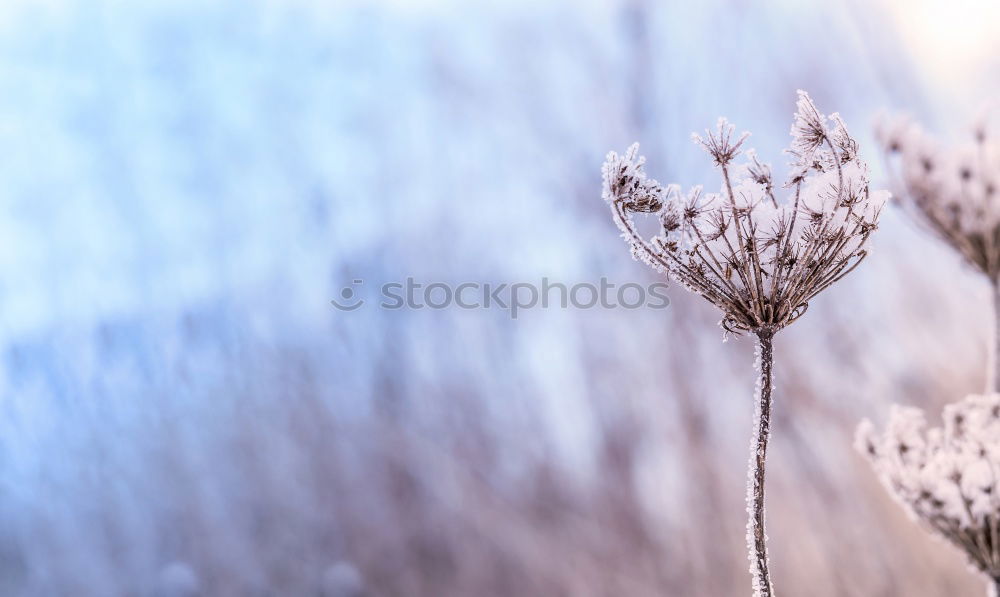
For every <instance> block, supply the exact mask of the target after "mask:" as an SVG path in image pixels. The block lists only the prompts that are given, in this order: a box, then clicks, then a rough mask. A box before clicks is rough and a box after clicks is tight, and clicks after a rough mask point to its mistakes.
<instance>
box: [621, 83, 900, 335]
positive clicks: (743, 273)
mask: <svg viewBox="0 0 1000 597" xmlns="http://www.w3.org/2000/svg"><path fill="white" fill-rule="evenodd" d="M828 120H829V121H830V122H832V124H833V126H832V128H831V127H830V126H829V125H828ZM734 131H735V128H734V127H733V126H732V125H730V124H729V123H728V122H727V121H726V120H725V119H720V121H719V124H718V127H717V129H716V130H715V131H714V132H709V133H708V134H707V136H706V137H705V138H702V137H700V136H698V135H695V141H696V142H697V143H699V144H700V145H701V146H702V147H704V149H705V150H706V151H707V152H708V153H709V155H711V156H712V159H713V161H714V162H715V165H716V166H717V167H718V168H719V170H720V172H721V174H722V184H721V189H720V191H719V192H717V193H705V192H703V191H702V188H701V187H695V188H694V189H691V190H690V191H689V192H687V193H682V192H681V190H680V188H679V187H677V186H676V185H670V186H667V187H662V186H661V185H660V184H659V183H657V182H656V181H653V180H649V179H647V178H646V174H645V172H644V171H643V164H644V159H643V158H642V157H639V156H638V145H633V146H631V147H630V148H629V149H628V151H626V152H625V155H623V156H620V155H618V154H617V153H615V152H611V153H609V154H608V157H607V161H606V162H605V164H604V171H603V172H604V193H603V195H604V199H605V200H606V201H608V203H609V204H610V205H611V208H612V212H613V214H614V219H615V221H616V223H617V224H618V226H619V227H620V228H621V230H622V232H623V236H624V238H625V240H626V241H627V242H628V243H629V245H630V246H631V247H632V252H633V255H634V256H635V257H636V258H638V259H641V260H642V261H644V262H645V263H647V264H649V265H650V266H652V267H654V268H655V269H657V270H658V271H661V272H663V273H665V274H667V275H668V276H670V277H671V278H673V279H674V280H676V281H678V282H680V283H681V284H683V285H684V286H685V287H687V288H688V289H690V290H692V291H694V292H697V293H699V294H701V295H702V296H703V297H705V298H706V299H707V300H709V301H710V302H712V303H713V304H715V305H716V306H718V307H719V308H720V309H722V311H723V314H724V315H723V319H722V326H723V328H724V329H725V330H726V331H728V332H737V333H738V332H740V331H752V332H755V333H758V334H759V333H773V332H775V331H777V330H779V329H781V328H782V327H784V326H786V325H788V324H789V323H791V322H792V321H794V320H795V319H797V318H798V317H799V316H801V315H802V313H804V312H805V310H806V308H807V306H808V304H809V300H810V299H812V298H813V297H814V296H816V295H817V294H819V293H820V292H822V291H823V290H824V289H825V288H827V287H829V286H830V285H831V284H833V283H834V282H836V281H837V280H839V279H840V278H842V277H843V276H845V275H846V274H847V273H848V272H850V271H851V270H852V269H854V267H855V266H857V265H858V263H859V262H860V261H861V260H862V259H863V258H864V257H865V255H866V246H867V243H868V239H869V236H870V235H871V233H872V232H873V231H874V230H875V228H876V226H877V223H878V215H879V212H880V210H881V207H882V205H883V203H884V202H885V200H886V199H887V198H888V193H887V192H884V191H881V192H870V190H869V182H868V181H869V175H868V168H867V166H866V165H865V163H864V162H862V161H861V160H860V159H859V157H858V146H857V143H856V142H855V141H854V139H853V138H852V137H851V136H850V134H849V133H848V132H847V127H846V126H845V125H844V123H843V121H842V120H841V119H840V117H839V116H838V115H836V114H833V115H831V116H829V118H827V117H824V116H823V115H822V114H820V112H819V111H818V110H817V109H816V106H815V105H814V104H813V103H812V101H811V100H810V99H809V96H808V95H807V94H806V93H805V92H801V91H800V92H799V101H798V111H797V112H796V114H795V123H794V125H793V126H792V136H793V141H792V148H791V149H790V150H789V153H791V154H792V155H793V156H794V158H795V162H794V163H793V165H792V173H791V175H790V177H789V180H788V182H787V183H786V185H785V186H786V187H788V188H790V189H791V190H790V191H789V196H788V198H787V200H786V201H785V202H784V203H779V202H778V200H777V198H776V197H775V194H774V182H773V180H772V174H771V167H770V166H769V165H767V164H763V163H761V162H760V161H759V160H758V159H757V156H756V154H754V153H753V152H752V150H751V152H748V153H749V161H748V163H747V164H745V165H741V166H735V165H733V162H734V160H735V159H736V158H737V157H738V156H739V154H740V148H741V147H742V146H743V144H744V142H745V141H746V139H747V137H748V136H749V135H748V134H747V133H743V134H742V135H739V136H736V135H734ZM654 211H655V212H656V213H657V215H658V219H659V222H660V225H661V230H660V234H659V235H657V236H656V237H654V238H652V239H649V240H647V239H645V238H643V237H642V236H641V235H640V234H639V232H638V230H637V228H636V225H635V222H634V221H633V214H634V213H637V212H646V213H648V212H654Z"/></svg>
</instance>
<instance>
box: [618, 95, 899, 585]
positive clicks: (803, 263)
mask: <svg viewBox="0 0 1000 597" xmlns="http://www.w3.org/2000/svg"><path fill="white" fill-rule="evenodd" d="M748 137H749V134H748V133H743V134H740V135H736V134H735V127H733V126H732V125H730V124H729V123H728V122H727V121H726V120H725V119H720V120H719V123H718V126H717V127H716V129H715V130H714V131H707V132H706V135H705V136H704V137H702V136H699V135H694V140H695V141H696V143H698V144H699V145H701V146H702V147H703V148H704V149H705V151H707V152H708V154H709V156H710V157H711V158H712V160H713V162H714V164H715V166H716V168H718V170H719V172H720V175H721V179H722V180H721V188H720V190H719V191H718V192H715V193H705V192H704V191H703V189H702V188H701V187H695V188H693V189H691V190H690V191H688V192H687V193H684V192H682V191H681V189H680V188H679V187H678V186H677V185H667V186H664V185H661V184H660V183H658V182H657V181H655V180H652V179H649V178H647V177H646V174H645V172H644V170H643V166H644V163H645V159H644V158H643V157H641V156H639V154H638V144H635V145H632V146H631V147H629V149H628V150H627V151H626V152H625V154H624V155H619V154H617V153H615V152H611V153H609V154H608V156H607V160H606V161H605V164H604V168H603V175H604V176H603V178H604V187H603V196H604V199H605V200H606V201H607V202H608V204H609V205H610V207H611V212H612V217H613V219H614V221H615V223H616V224H617V225H618V227H619V228H620V229H621V231H622V236H623V237H624V239H625V241H626V242H627V243H628V244H629V246H630V248H631V250H632V255H633V256H634V257H635V258H636V259H639V260H641V261H642V262H644V263H646V264H647V265H649V266H651V267H653V268H654V269H655V270H657V271H658V272H661V273H663V274H665V275H667V276H669V277H670V278H671V279H673V280H675V281H676V282H678V283H680V284H682V285H683V286H684V287H686V288H687V289H689V290H691V291H692V292H695V293H697V294H699V295H701V296H702V297H704V298H705V299H706V300H708V301H709V302H710V303H712V304H714V305H715V306H717V307H718V308H719V309H720V310H721V311H722V319H721V321H720V326H721V327H722V328H723V330H724V335H729V334H741V333H752V334H753V335H754V336H755V337H756V339H757V355H758V357H757V373H758V382H757V393H756V400H755V417H754V431H753V436H752V443H751V456H750V465H749V471H748V482H747V510H748V513H749V522H748V524H747V543H748V548H749V556H748V557H749V559H750V563H751V565H750V572H751V575H752V580H753V591H754V595H757V596H761V597H770V596H771V595H773V594H774V589H773V587H772V583H771V580H770V572H769V565H768V559H767V547H766V542H767V535H766V532H765V511H764V503H765V498H764V496H765V491H764V478H765V465H766V458H767V446H768V440H769V437H770V424H771V407H772V392H773V374H772V371H773V362H774V356H773V340H774V336H775V334H776V333H777V332H778V331H780V330H781V329H783V328H784V327H786V326H788V325H790V324H791V323H792V322H794V321H795V320H797V319H798V318H799V317H801V316H802V315H803V314H804V313H805V312H806V309H807V308H808V306H809V301H811V300H812V299H813V298H814V297H815V296H816V295H818V294H819V293H820V292H822V291H823V290H825V289H827V288H829V287H830V286H831V285H833V284H834V283H836V282H837V281H838V280H840V279H841V278H843V277H844V276H846V275H847V274H848V273H850V272H851V271H853V270H854V268H856V267H857V266H858V264H859V263H860V262H861V261H862V260H863V259H864V258H865V256H866V255H867V253H868V250H867V247H868V241H869V239H870V237H871V234H872V233H873V232H874V231H875V229H876V227H877V224H878V216H879V213H880V211H881V207H882V204H883V203H884V201H885V200H886V199H887V197H888V193H886V192H884V191H881V192H871V191H870V190H869V174H868V168H867V165H866V164H865V163H864V162H862V161H861V160H860V158H859V156H858V145H857V142H856V141H855V140H854V139H853V138H852V137H851V136H850V134H849V133H848V131H847V127H846V125H845V124H844V122H843V120H842V119H841V118H840V116H839V115H837V114H832V115H830V116H829V117H826V116H824V115H822V114H821V113H820V112H819V110H818V109H817V108H816V106H815V105H814V104H813V102H812V100H811V99H810V98H809V96H808V95H807V94H806V93H805V92H802V91H800V92H799V98H798V103H797V112H796V113H795V118H794V122H793V125H792V145H791V148H790V149H789V151H788V152H789V153H790V154H791V155H792V156H793V158H794V161H793V164H792V169H791V174H790V175H789V177H788V180H787V181H786V183H785V185H784V187H785V188H786V189H788V193H787V195H788V196H787V198H786V199H785V201H783V202H779V200H778V198H777V197H776V196H775V188H776V185H775V184H774V180H773V178H772V171H771V167H770V165H767V164H764V163H761V162H760V161H759V160H758V158H757V155H756V154H755V153H753V151H752V150H750V151H748V152H747V158H748V160H747V162H746V163H743V164H736V163H735V162H736V160H737V158H738V157H739V156H740V155H741V154H742V150H743V146H744V144H745V143H746V140H747V138H748ZM635 214H644V215H649V216H654V217H656V218H657V220H658V221H659V224H660V232H659V234H658V235H656V236H655V237H653V238H651V239H646V238H645V237H644V236H643V235H642V234H640V232H639V231H638V228H637V226H636V222H635V220H634V216H635Z"/></svg>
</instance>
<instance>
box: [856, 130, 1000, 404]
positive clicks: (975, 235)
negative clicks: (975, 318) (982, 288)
mask: <svg viewBox="0 0 1000 597" xmlns="http://www.w3.org/2000/svg"><path fill="white" fill-rule="evenodd" d="M875 136H876V138H877V140H878V142H879V144H880V145H881V146H882V149H883V151H884V152H885V154H886V163H887V164H888V167H889V171H890V173H891V175H892V179H893V185H894V186H895V187H896V188H895V189H893V190H894V191H895V194H896V196H897V197H899V198H900V202H901V205H902V206H903V207H905V208H906V209H907V211H909V212H910V213H912V214H913V215H914V216H915V219H916V220H917V221H918V222H921V223H922V224H924V225H926V227H928V228H930V229H931V231H932V232H933V233H934V234H935V235H937V236H938V237H939V238H941V239H942V240H944V241H945V243H947V244H948V245H949V246H951V247H952V248H953V249H955V251H957V252H958V253H959V254H960V255H961V256H962V258H963V259H964V260H965V261H966V262H967V263H968V264H969V265H971V266H972V267H973V268H974V269H975V270H976V271H979V272H980V273H982V274H983V275H984V276H985V277H986V279H987V280H989V282H990V284H991V285H992V289H993V308H994V318H995V325H994V330H995V331H994V338H993V342H992V344H991V351H992V355H993V356H992V358H991V359H990V367H989V370H988V372H987V384H986V385H987V391H989V392H996V391H1000V350H998V349H997V344H998V343H1000V140H998V139H997V138H995V137H993V136H991V135H990V134H989V131H988V127H987V126H986V124H985V121H984V123H983V124H979V125H977V126H976V127H975V129H974V131H973V134H972V135H971V138H970V139H969V140H968V142H966V143H964V144H962V145H959V146H955V147H951V148H946V147H943V146H942V145H940V144H939V143H938V142H937V141H935V140H934V139H933V138H932V137H931V136H930V135H928V134H927V133H926V132H925V131H924V130H923V129H922V128H921V127H920V126H918V125H917V124H915V123H914V122H912V121H911V120H910V119H909V118H907V117H905V116H892V117H885V118H882V119H880V120H879V121H878V122H877V124H876V129H875Z"/></svg>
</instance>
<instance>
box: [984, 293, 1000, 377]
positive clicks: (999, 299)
mask: <svg viewBox="0 0 1000 597" xmlns="http://www.w3.org/2000/svg"><path fill="white" fill-rule="evenodd" d="M990 290H991V293H992V298H993V337H992V338H991V342H990V363H989V367H990V369H989V371H987V380H986V393H987V394H990V393H993V392H1000V280H997V279H996V278H994V279H993V280H991V281H990Z"/></svg>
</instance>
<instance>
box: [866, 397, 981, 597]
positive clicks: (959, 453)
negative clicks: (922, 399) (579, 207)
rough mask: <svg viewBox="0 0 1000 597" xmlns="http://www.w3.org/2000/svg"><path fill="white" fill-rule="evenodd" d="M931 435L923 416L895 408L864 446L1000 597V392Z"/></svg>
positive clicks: (951, 414) (948, 410) (968, 404)
mask: <svg viewBox="0 0 1000 597" xmlns="http://www.w3.org/2000/svg"><path fill="white" fill-rule="evenodd" d="M943 419H944V426H943V428H935V429H931V430H926V429H925V428H926V422H925V420H924V415H923V413H922V412H921V411H920V410H919V409H916V408H909V407H901V406H894V407H893V409H892V411H891V414H890V417H889V423H888V425H887V426H886V429H885V431H884V432H883V433H882V434H881V435H879V434H877V433H876V432H875V428H874V426H873V425H872V423H871V421H868V420H866V421H864V422H862V423H861V425H860V426H859V427H858V434H857V448H858V450H860V451H861V452H862V453H863V454H864V455H865V456H866V457H867V458H868V459H869V460H870V461H871V464H872V466H873V467H874V468H875V471H876V472H877V473H878V475H879V477H880V478H881V479H882V482H883V483H884V484H885V486H886V488H887V489H888V490H889V492H890V493H891V494H892V495H893V496H894V497H895V498H896V499H897V501H899V503H900V504H902V506H903V507H904V508H905V509H906V511H907V512H908V513H909V514H910V515H911V516H912V517H913V518H914V519H916V520H917V521H918V522H920V523H922V524H923V525H924V526H925V527H927V528H928V529H930V530H931V531H933V532H935V533H937V534H938V535H940V536H941V537H943V538H944V539H946V540H947V541H948V542H950V543H951V544H952V545H954V546H956V547H958V548H959V549H961V550H962V551H963V552H965V554H966V556H967V557H968V559H969V563H970V564H971V565H972V566H973V567H974V568H975V569H976V570H978V571H979V572H981V573H982V574H984V575H986V577H987V578H988V579H989V586H990V594H991V595H994V596H998V595H1000V475H998V473H1000V394H988V395H985V396H969V397H967V398H965V399H964V400H962V401H960V402H956V403H954V404H950V405H948V406H947V407H945V409H944V415H943Z"/></svg>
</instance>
